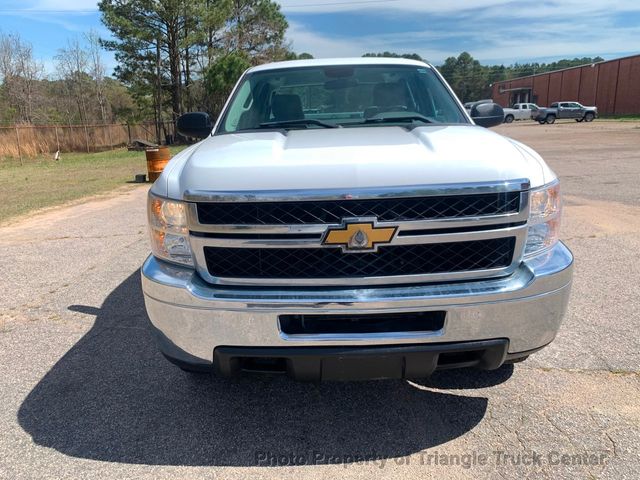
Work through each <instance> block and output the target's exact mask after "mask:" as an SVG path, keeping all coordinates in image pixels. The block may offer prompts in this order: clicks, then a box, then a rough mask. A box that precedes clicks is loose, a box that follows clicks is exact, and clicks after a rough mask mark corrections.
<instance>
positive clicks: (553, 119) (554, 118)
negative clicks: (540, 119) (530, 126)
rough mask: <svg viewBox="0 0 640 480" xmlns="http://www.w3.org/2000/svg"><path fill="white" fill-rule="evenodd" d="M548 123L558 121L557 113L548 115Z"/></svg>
mask: <svg viewBox="0 0 640 480" xmlns="http://www.w3.org/2000/svg"><path fill="white" fill-rule="evenodd" d="M546 120H547V123H555V121H556V116H555V115H547V118H546Z"/></svg>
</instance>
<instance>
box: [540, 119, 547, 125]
mask: <svg viewBox="0 0 640 480" xmlns="http://www.w3.org/2000/svg"><path fill="white" fill-rule="evenodd" d="M538 123H539V124H540V125H544V124H545V123H547V122H546V121H545V120H538Z"/></svg>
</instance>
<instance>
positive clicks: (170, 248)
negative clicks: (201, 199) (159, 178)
mask: <svg viewBox="0 0 640 480" xmlns="http://www.w3.org/2000/svg"><path fill="white" fill-rule="evenodd" d="M147 207H148V215H149V232H150V234H151V251H152V252H153V254H154V255H155V256H156V257H158V258H161V259H163V260H168V261H170V262H174V263H179V264H182V265H189V266H193V255H192V254H191V246H190V245H189V228H188V227H187V205H186V204H185V203H183V202H177V201H175V200H165V199H164V198H159V197H156V196H154V195H152V194H151V193H150V194H149V199H148V203H147Z"/></svg>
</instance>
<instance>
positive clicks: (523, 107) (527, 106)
mask: <svg viewBox="0 0 640 480" xmlns="http://www.w3.org/2000/svg"><path fill="white" fill-rule="evenodd" d="M521 108H522V110H529V105H527V104H526V103H525V104H523V105H521Z"/></svg>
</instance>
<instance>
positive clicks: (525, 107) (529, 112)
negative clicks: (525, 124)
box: [504, 103, 540, 123]
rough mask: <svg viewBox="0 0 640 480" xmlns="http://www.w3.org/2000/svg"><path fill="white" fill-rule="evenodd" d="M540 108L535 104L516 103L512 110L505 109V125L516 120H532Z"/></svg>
mask: <svg viewBox="0 0 640 480" xmlns="http://www.w3.org/2000/svg"><path fill="white" fill-rule="evenodd" d="M538 110H540V107H538V105H536V104H535V103H516V104H515V105H513V107H511V108H505V109H504V123H511V122H513V121H514V120H531V119H532V118H533V117H534V115H535V114H536V112H537V111H538Z"/></svg>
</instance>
